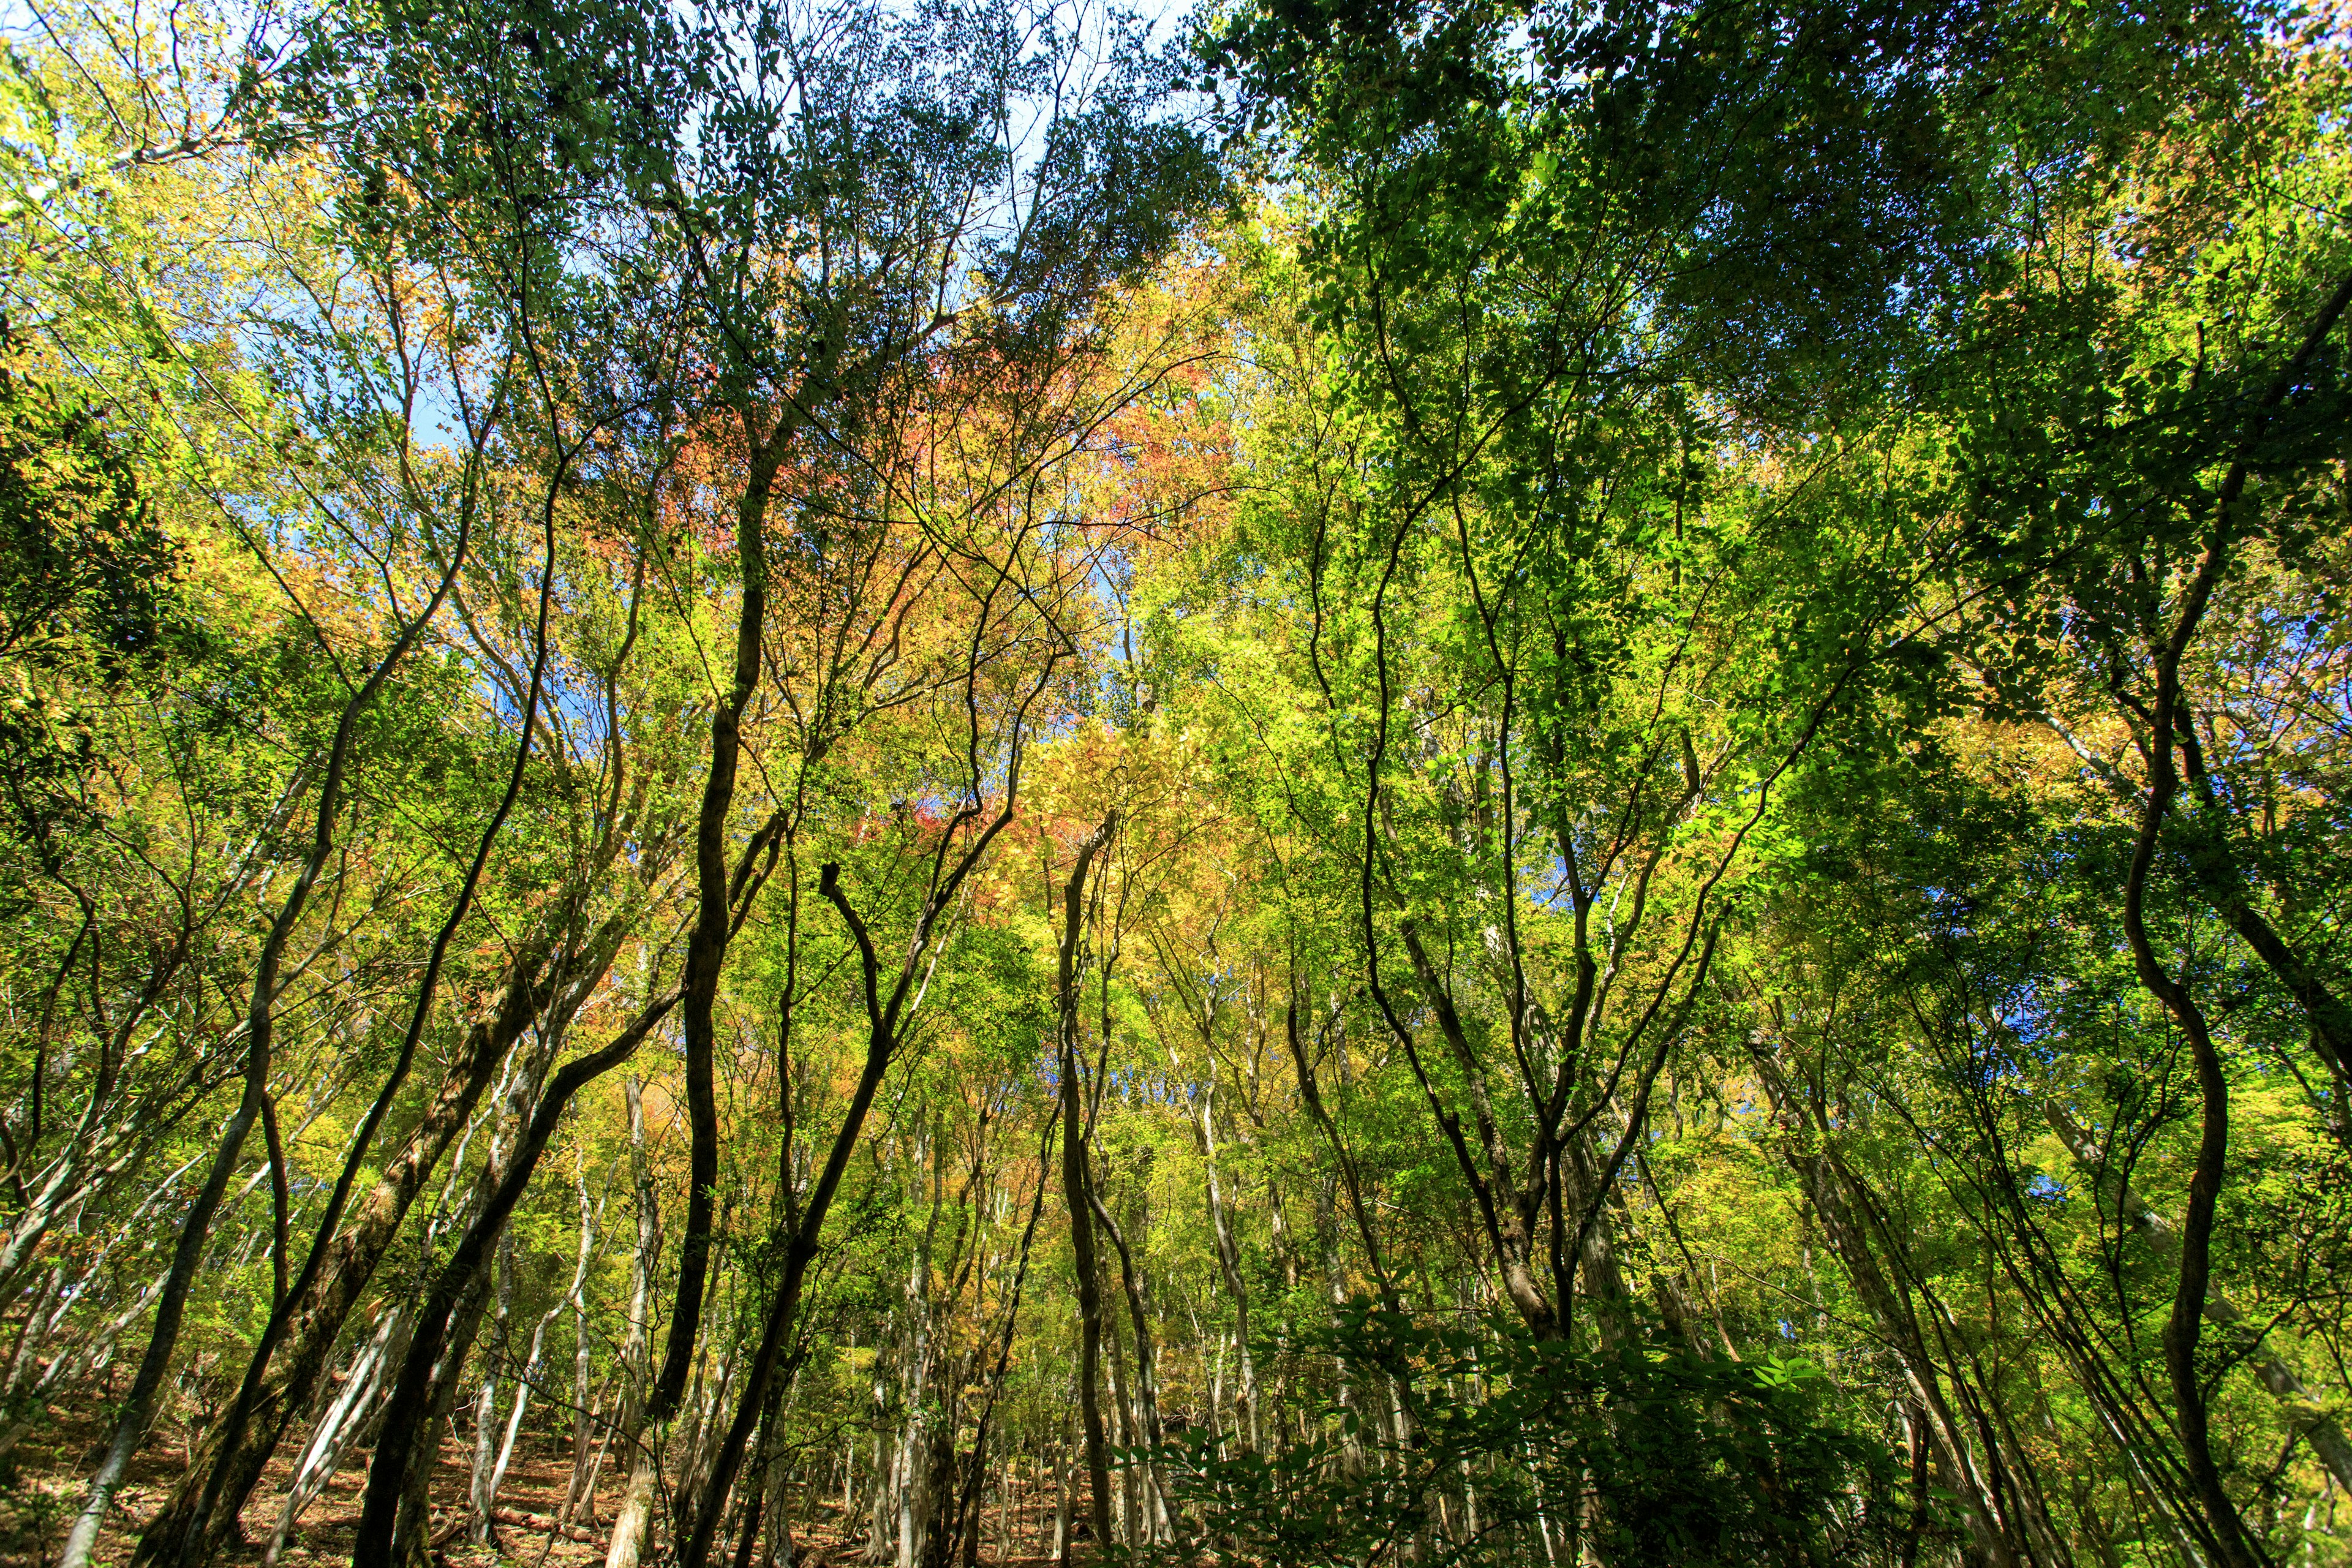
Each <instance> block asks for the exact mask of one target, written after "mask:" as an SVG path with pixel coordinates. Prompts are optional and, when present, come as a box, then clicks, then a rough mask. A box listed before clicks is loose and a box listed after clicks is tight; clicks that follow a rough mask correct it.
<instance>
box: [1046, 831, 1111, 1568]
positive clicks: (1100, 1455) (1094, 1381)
mask: <svg viewBox="0 0 2352 1568" xmlns="http://www.w3.org/2000/svg"><path fill="white" fill-rule="evenodd" d="M1110 834H1111V825H1110V824H1109V823H1105V824H1104V825H1103V826H1102V827H1101V828H1100V829H1099V830H1097V832H1096V833H1094V834H1093V835H1092V836H1090V837H1088V838H1087V841H1086V842H1085V843H1083V844H1081V845H1080V846H1078V854H1077V860H1076V864H1075V865H1074V866H1072V867H1071V868H1070V879H1069V881H1068V882H1067V884H1066V885H1065V887H1064V888H1063V890H1062V936H1061V945H1060V951H1059V954H1058V956H1057V958H1056V960H1055V963H1056V983H1055V1003H1056V1005H1057V1008H1058V1011H1059V1016H1060V1020H1061V1029H1060V1036H1061V1050H1060V1061H1059V1068H1058V1071H1059V1073H1060V1075H1061V1080H1062V1081H1061V1086H1060V1087H1061V1099H1062V1198H1063V1202H1064V1203H1065V1205H1066V1206H1067V1208H1068V1211H1069V1215H1070V1251H1071V1257H1072V1267H1073V1268H1074V1270H1075V1271H1076V1276H1077V1289H1078V1424H1079V1427H1080V1430H1081V1431H1082V1432H1083V1434H1084V1436H1085V1439H1086V1461H1087V1509H1088V1510H1089V1515H1088V1517H1089V1521H1090V1522H1091V1524H1092V1525H1093V1527H1094V1537H1095V1550H1096V1551H1097V1552H1106V1551H1108V1549H1109V1547H1110V1539H1111V1536H1110V1457H1109V1451H1108V1450H1109V1444H1108V1439H1107V1438H1106V1437H1105V1436H1104V1434H1103V1418H1102V1402H1101V1395H1100V1393H1099V1392H1098V1390H1099V1388H1100V1384H1101V1380H1102V1332H1103V1330H1102V1291H1101V1288H1100V1286H1099V1284H1098V1283H1097V1279H1098V1277H1099V1276H1098V1272H1097V1262H1096V1258H1095V1233H1094V1212H1093V1204H1092V1196H1093V1178H1092V1176H1091V1174H1090V1173H1089V1172H1088V1170H1087V1143H1088V1136H1087V1120H1086V1114H1085V1109H1084V1106H1083V1103H1082V1101H1083V1099H1084V1097H1083V1096H1082V1095H1081V1094H1080V1093H1079V1091H1078V1088H1079V1086H1078V1062H1079V1059H1080V1052H1079V1050H1078V1029H1079V1022H1078V1018H1079V994H1078V986H1079V982H1080V978H1081V976H1080V953H1079V944H1080V941H1081V937H1082V932H1083V927H1084V924H1085V918H1086V897H1087V869H1088V868H1090V867H1091V866H1092V865H1093V864H1094V858H1095V856H1096V855H1097V853H1098V852H1099V851H1100V850H1101V848H1102V847H1103V845H1104V844H1105V843H1106V842H1107V841H1108V839H1109V837H1110ZM1060 1533H1061V1534H1062V1543H1061V1545H1060V1547H1059V1549H1058V1550H1057V1552H1056V1555H1057V1557H1059V1558H1060V1559H1061V1560H1062V1561H1065V1562H1066V1561H1067V1560H1068V1557H1069V1539H1068V1533H1067V1532H1066V1531H1062V1532H1060Z"/></svg>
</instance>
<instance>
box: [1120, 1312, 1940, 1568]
mask: <svg viewBox="0 0 2352 1568" xmlns="http://www.w3.org/2000/svg"><path fill="white" fill-rule="evenodd" d="M1293 1353H1296V1354H1300V1355H1307V1354H1319V1355H1326V1356H1329V1357H1330V1358H1332V1364H1333V1365H1334V1366H1335V1368H1337V1369H1338V1371H1339V1375H1340V1377H1341V1378H1343V1379H1344V1380H1345V1382H1346V1383H1347V1384H1350V1385H1352V1386H1354V1387H1355V1388H1357V1389H1360V1390H1361V1391H1363V1392H1362V1394H1360V1396H1359V1401H1358V1402H1351V1403H1349V1404H1344V1405H1340V1404H1327V1405H1324V1406H1323V1407H1321V1408H1320V1409H1318V1410H1317V1411H1316V1412H1315V1413H1314V1415H1313V1418H1312V1422H1311V1431H1312V1435H1311V1436H1309V1437H1307V1439H1305V1440H1304V1441H1292V1442H1287V1443H1285V1444H1284V1445H1282V1446H1281V1447H1278V1448H1276V1449H1275V1450H1274V1451H1272V1452H1270V1453H1266V1454H1251V1453H1236V1452H1230V1451H1222V1450H1227V1449H1229V1447H1230V1445H1229V1444H1228V1443H1224V1442H1220V1441H1219V1440H1218V1439H1216V1438H1214V1437H1212V1436H1209V1435H1208V1434H1205V1433H1196V1434H1194V1435H1192V1436H1191V1438H1190V1439H1189V1440H1188V1441H1187V1442H1185V1443H1183V1444H1182V1445H1181V1446H1180V1447H1176V1448H1174V1449H1172V1450H1171V1451H1170V1452H1169V1453H1167V1454H1165V1455H1148V1454H1143V1453H1136V1454H1131V1455H1130V1456H1129V1460H1128V1462H1129V1463H1130V1464H1142V1463H1146V1462H1150V1461H1152V1460H1154V1459H1157V1460H1159V1461H1160V1462H1161V1463H1164V1464H1166V1465H1167V1466H1168V1467H1169V1468H1170V1469H1171V1472H1172V1473H1173V1477H1174V1480H1173V1484H1172V1491H1173V1494H1174V1499H1175V1500H1176V1501H1177V1502H1179V1503H1180V1504H1181V1506H1183V1507H1184V1508H1185V1509H1186V1510H1188V1511H1189V1514H1190V1517H1191V1518H1192V1520H1193V1521H1194V1523H1193V1524H1192V1530H1193V1531H1196V1532H1197V1533H1194V1534H1191V1535H1188V1536H1187V1538H1186V1540H1185V1541H1184V1542H1183V1543H1182V1544H1181V1545H1180V1546H1179V1547H1178V1548H1177V1549H1176V1550H1175V1552H1173V1553H1172V1554H1170V1555H1167V1556H1166V1557H1165V1558H1164V1559H1163V1558H1162V1557H1161V1556H1160V1555H1157V1554H1154V1553H1152V1552H1138V1553H1135V1554H1134V1555H1135V1558H1136V1560H1137V1561H1141V1562H1159V1561H1162V1560H1164V1561H1167V1562H1170V1563H1177V1562H1190V1561H1200V1560H1203V1559H1205V1560H1206V1561H1210V1562H1215V1563H1284V1564H1297V1565H1300V1568H1317V1565H1320V1564H1331V1565H1333V1568H1338V1565H1340V1564H1363V1563H1383V1562H1395V1561H1402V1560H1404V1559H1405V1558H1406V1557H1407V1556H1412V1557H1413V1558H1414V1559H1416V1560H1419V1561H1423V1562H1433V1563H1463V1564H1475V1563H1524V1562H1527V1561H1528V1560H1529V1559H1530V1557H1531V1555H1533V1556H1538V1557H1539V1556H1541V1555H1542V1554H1543V1553H1544V1548H1543V1547H1542V1546H1540V1545H1538V1544H1537V1542H1538V1538H1539V1537H1540V1536H1541V1535H1542V1534H1543V1533H1544V1532H1549V1533H1550V1535H1551V1537H1552V1540H1553V1541H1554V1542H1555V1543H1556V1544H1555V1546H1554V1548H1553V1550H1556V1551H1558V1552H1590V1553H1591V1556H1592V1557H1593V1558H1594V1559H1596V1560H1598V1561H1600V1562H1601V1563H1625V1564H1647V1563H1696V1564H1726V1565H1728V1564H1732V1563H1877V1562H1883V1561H1891V1560H1892V1556H1893V1552H1894V1548H1895V1542H1896V1541H1897V1538H1898V1537H1899V1535H1900V1534H1901V1532H1902V1531H1903V1530H1904V1529H1905V1528H1906V1526H1907V1521H1906V1518H1905V1517H1904V1510H1903V1508H1902V1507H1901V1506H1900V1505H1898V1504H1897V1503H1895V1501H1894V1500H1892V1497H1891V1489H1892V1477H1893V1462H1892V1460H1891V1459H1890V1458H1889V1457H1888V1455H1887V1454H1886V1452H1885V1449H1884V1448H1882V1447H1879V1446H1878V1444H1877V1443H1875V1442H1874V1440H1872V1439H1871V1438H1870V1437H1868V1436H1862V1435H1858V1434H1856V1433H1853V1432H1851V1431H1849V1430H1846V1429H1845V1428H1843V1426H1840V1425H1839V1424H1838V1423H1837V1420H1836V1418H1835V1416H1834V1415H1831V1414H1830V1413H1829V1411H1828V1410H1827V1409H1826V1408H1825V1402H1824V1400H1823V1398H1822V1395H1823V1394H1824V1392H1825V1388H1824V1384H1823V1382H1822V1374H1821V1373H1820V1371H1819V1370H1818V1369H1816V1368H1814V1367H1812V1366H1811V1365H1809V1364H1807V1363H1803V1362H1801V1361H1796V1360H1781V1359H1770V1360H1764V1361H1759V1362H1737V1361H1730V1360H1727V1359H1722V1358H1708V1357H1705V1356H1701V1355H1698V1354H1696V1353H1694V1352H1692V1351H1691V1350H1690V1349H1689V1348H1688V1347H1687V1346H1685V1345H1682V1344H1680V1343H1677V1342H1674V1341H1672V1340H1670V1339H1662V1338H1654V1339H1648V1340H1636V1339H1629V1340H1628V1341H1626V1342H1623V1343H1622V1344H1620V1345H1618V1346H1617V1347H1615V1348H1613V1349H1609V1350H1585V1351H1580V1350H1577V1349H1574V1348H1572V1347H1571V1346H1570V1345H1569V1344H1567V1343H1565V1342H1560V1341H1556V1340H1555V1341H1545V1340H1538V1339H1537V1338H1535V1337H1534V1336H1533V1335H1531V1334H1530V1333H1528V1331H1527V1330H1526V1329H1525V1328H1524V1327H1523V1326H1520V1325H1517V1324H1515V1323H1510V1322H1503V1321H1497V1322H1491V1323H1486V1324H1482V1325H1479V1326H1477V1327H1476V1328H1466V1327H1447V1326H1443V1325H1440V1324H1433V1323H1430V1322H1426V1321H1414V1320H1413V1319H1412V1318H1409V1317H1407V1316H1404V1315H1402V1314H1398V1313H1392V1312H1389V1311H1386V1310H1382V1309H1381V1308H1380V1307H1379V1306H1378V1305H1377V1304H1375V1303H1373V1302H1370V1301H1368V1300H1363V1299H1361V1298H1359V1299H1357V1300H1353V1301H1351V1302H1349V1304H1347V1305H1346V1306H1344V1307H1342V1308H1341V1309H1339V1310H1338V1311H1337V1312H1336V1313H1335V1314H1334V1317H1333V1321H1331V1323H1330V1324H1329V1325H1328V1327H1320V1328H1318V1329H1316V1330H1313V1331H1310V1332H1308V1333H1307V1334H1306V1335H1304V1336H1303V1337H1302V1338H1301V1339H1300V1341H1299V1342H1297V1344H1296V1345H1295V1346H1294V1347H1293ZM1391 1396H1393V1398H1394V1400H1395V1406H1394V1410H1393V1411H1385V1410H1382V1409H1381V1404H1382V1403H1383V1402H1384V1401H1385V1400H1387V1399H1389V1398H1390V1397H1391ZM1400 1412H1401V1413H1402V1430H1401V1431H1400V1428H1399V1423H1398V1415H1397V1413H1400ZM1465 1480H1466V1481H1467V1482H1468V1484H1469V1485H1470V1487H1471V1488H1472V1489H1473V1490H1474V1492H1475V1499H1474V1500H1470V1501H1464V1500H1461V1499H1458V1498H1457V1499H1455V1500H1454V1501H1453V1503H1452V1508H1453V1510H1455V1511H1454V1512H1453V1513H1451V1514H1450V1515H1449V1516H1447V1517H1445V1518H1443V1519H1441V1517H1440V1515H1439V1512H1438V1509H1437V1505H1436V1499H1437V1498H1438V1496H1439V1495H1440V1493H1441V1492H1451V1491H1452V1490H1453V1489H1455V1488H1456V1487H1457V1486H1458V1485H1459V1484H1461V1483H1462V1482H1463V1481H1465ZM1474 1517H1475V1524H1474V1523H1473V1522H1472V1520H1473V1518H1474ZM1923 1522H1924V1521H1923Z"/></svg>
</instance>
